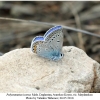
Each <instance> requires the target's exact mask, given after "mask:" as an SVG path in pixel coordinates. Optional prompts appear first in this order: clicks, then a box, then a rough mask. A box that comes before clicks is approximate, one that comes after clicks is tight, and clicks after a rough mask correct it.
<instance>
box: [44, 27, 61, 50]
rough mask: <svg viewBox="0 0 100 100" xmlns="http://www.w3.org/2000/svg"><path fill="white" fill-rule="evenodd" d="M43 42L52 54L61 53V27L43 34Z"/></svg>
mask: <svg viewBox="0 0 100 100" xmlns="http://www.w3.org/2000/svg"><path fill="white" fill-rule="evenodd" d="M44 36H45V41H47V42H48V45H49V47H50V48H53V50H54V52H61V51H62V46H63V30H62V27H61V26H55V27H53V28H51V29H49V30H48V31H47V32H46V33H45V35H44Z"/></svg>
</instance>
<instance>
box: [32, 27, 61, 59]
mask: <svg viewBox="0 0 100 100" xmlns="http://www.w3.org/2000/svg"><path fill="white" fill-rule="evenodd" d="M62 46H63V31H62V27H61V26H55V27H52V28H50V29H49V30H48V31H47V32H46V33H45V34H44V36H36V37H35V38H34V39H33V40H32V42H31V50H32V52H34V53H37V55H39V56H41V57H44V58H47V59H50V60H55V61H56V60H59V59H61V58H62V57H63V53H62Z"/></svg>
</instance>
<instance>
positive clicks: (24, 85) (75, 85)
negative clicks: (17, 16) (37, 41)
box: [0, 46, 100, 93]
mask: <svg viewBox="0 0 100 100" xmlns="http://www.w3.org/2000/svg"><path fill="white" fill-rule="evenodd" d="M63 53H64V57H63V59H61V60H60V61H56V62H54V61H50V60H48V59H44V58H41V57H38V56H37V54H34V53H32V52H31V51H30V48H23V49H16V50H13V51H10V52H8V53H6V54H4V55H3V56H0V92H17V93H21V92H23V93H27V92H32V93H36V92H39V93H41V92H44V93H46V92H48V93H55V92H56V93H57V92H58V93H62V92H63V93H68V92H69V93H71V92H76V93H77V92H82V93H83V92H84V93H86V92H88V93H89V92H100V64H98V63H97V62H96V61H94V60H92V59H91V58H90V57H88V56H87V55H86V53H85V52H84V51H83V50H81V49H78V48H76V47H73V46H69V47H63Z"/></svg>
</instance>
